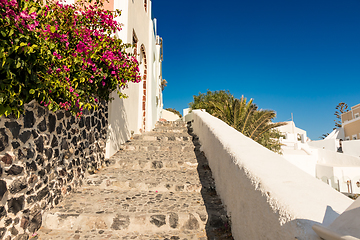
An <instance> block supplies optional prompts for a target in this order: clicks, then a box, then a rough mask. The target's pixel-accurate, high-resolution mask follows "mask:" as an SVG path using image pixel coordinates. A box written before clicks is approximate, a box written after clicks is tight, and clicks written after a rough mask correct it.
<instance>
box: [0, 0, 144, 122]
mask: <svg viewBox="0 0 360 240" xmlns="http://www.w3.org/2000/svg"><path fill="white" fill-rule="evenodd" d="M0 9H1V10H0V14H1V16H2V18H1V20H0V24H1V35H0V37H1V39H0V60H1V66H0V79H1V83H0V116H1V115H3V114H5V115H9V114H11V113H13V114H14V115H16V116H19V115H20V113H21V112H22V111H23V105H24V104H25V103H27V102H30V101H31V100H33V99H36V100H37V101H38V102H39V103H40V104H42V105H44V106H46V107H47V108H48V109H50V110H53V111H56V110H58V109H65V110H69V111H71V112H72V113H73V114H76V115H77V116H79V115H81V114H82V111H83V109H86V108H87V109H90V108H92V107H95V106H96V105H97V102H98V101H99V100H105V101H109V100H111V99H110V93H111V92H113V91H114V90H117V92H118V95H119V97H125V96H124V95H123V94H122V93H121V92H120V91H119V89H120V88H124V87H126V86H127V83H128V82H139V81H140V76H139V68H138V62H137V60H136V58H135V57H134V56H133V55H132V54H129V52H132V51H126V50H127V48H129V47H131V46H130V45H128V44H124V43H123V42H122V41H121V40H120V39H118V38H116V37H115V34H116V32H117V31H120V30H121V25H120V24H119V23H118V22H116V21H115V17H117V16H118V15H119V14H120V12H119V11H116V12H111V11H108V10H104V9H102V3H101V2H99V1H96V2H91V1H90V2H88V3H87V2H81V1H80V2H76V3H75V4H73V5H63V4H61V3H59V2H52V1H48V2H47V3H46V4H42V1H27V0H0Z"/></svg>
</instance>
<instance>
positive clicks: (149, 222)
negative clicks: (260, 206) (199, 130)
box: [32, 122, 233, 240]
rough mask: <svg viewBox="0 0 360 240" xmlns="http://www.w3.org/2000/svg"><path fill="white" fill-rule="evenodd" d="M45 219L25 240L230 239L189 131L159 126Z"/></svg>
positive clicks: (169, 124)
mask: <svg viewBox="0 0 360 240" xmlns="http://www.w3.org/2000/svg"><path fill="white" fill-rule="evenodd" d="M109 162H110V163H109V166H108V167H106V168H103V169H101V170H100V171H99V172H96V173H94V174H92V175H89V176H88V177H86V179H84V182H83V186H82V187H81V188H79V189H77V190H75V191H74V192H72V193H71V194H70V195H68V196H67V197H66V198H65V199H64V200H63V201H62V202H61V203H59V204H58V205H57V206H56V207H55V208H53V209H51V210H49V211H48V212H46V213H45V214H44V216H43V223H42V227H41V228H40V230H39V231H38V232H37V235H36V236H34V237H33V238H32V239H94V240H97V239H104V240H105V239H144V240H145V239H163V240H165V239H168V240H177V239H183V240H185V239H187V240H191V239H202V240H205V239H211V240H212V239H233V238H232V236H231V229H230V220H229V219H228V217H227V215H226V211H225V210H224V207H223V205H222V203H221V200H220V199H219V197H218V196H217V194H216V189H215V184H214V181H213V179H212V177H211V170H210V168H209V166H208V163H207V160H206V158H205V156H204V155H203V153H202V152H200V145H199V143H198V139H197V137H196V136H194V135H193V134H192V131H191V127H190V126H189V128H187V127H186V125H185V123H183V122H159V123H158V124H157V127H156V128H155V129H154V130H153V131H152V132H148V133H145V134H142V135H136V136H134V137H133V139H131V140H130V141H128V142H127V143H126V144H124V145H123V149H122V150H120V151H119V152H117V153H116V154H115V155H114V156H112V157H111V158H110V159H109Z"/></svg>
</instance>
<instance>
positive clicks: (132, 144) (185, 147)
mask: <svg viewBox="0 0 360 240" xmlns="http://www.w3.org/2000/svg"><path fill="white" fill-rule="evenodd" d="M120 150H131V151H134V150H137V151H172V152H182V151H183V152H190V151H194V144H193V143H192V142H187V141H182V142H176V141H173V142H171V141H166V142H160V141H143V140H131V141H129V142H126V143H125V144H124V145H122V146H121V147H120Z"/></svg>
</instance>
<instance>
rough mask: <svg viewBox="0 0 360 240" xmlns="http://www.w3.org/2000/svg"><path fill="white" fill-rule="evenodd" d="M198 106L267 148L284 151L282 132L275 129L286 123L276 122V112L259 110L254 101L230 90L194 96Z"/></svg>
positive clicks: (194, 103)
mask: <svg viewBox="0 0 360 240" xmlns="http://www.w3.org/2000/svg"><path fill="white" fill-rule="evenodd" d="M190 106H191V107H192V108H193V109H194V107H199V108H203V109H206V111H207V112H208V113H210V114H211V115H213V116H215V117H217V118H219V119H221V120H222V121H224V122H226V123H227V124H228V125H230V126H231V127H233V128H235V129H236V130H238V131H239V132H241V133H243V134H244V135H245V136H247V137H250V138H252V139H253V140H254V141H256V142H258V143H260V144H262V145H263V146H265V147H267V148H269V149H270V150H273V151H275V152H280V142H279V140H278V139H279V137H280V136H281V135H280V133H279V132H278V131H275V130H274V129H275V128H276V127H279V126H283V125H285V123H282V122H280V123H273V122H272V120H273V119H274V118H275V117H276V113H275V112H274V111H273V110H262V109H260V110H258V107H257V105H256V104H254V103H253V100H252V99H250V100H249V101H247V99H246V98H245V97H244V96H242V97H241V98H240V99H237V98H234V96H233V95H231V94H230V93H229V92H228V91H227V92H225V91H215V92H210V91H208V93H207V94H206V95H205V94H200V95H199V96H194V102H193V103H191V104H190Z"/></svg>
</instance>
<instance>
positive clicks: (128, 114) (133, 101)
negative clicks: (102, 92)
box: [105, 0, 161, 158]
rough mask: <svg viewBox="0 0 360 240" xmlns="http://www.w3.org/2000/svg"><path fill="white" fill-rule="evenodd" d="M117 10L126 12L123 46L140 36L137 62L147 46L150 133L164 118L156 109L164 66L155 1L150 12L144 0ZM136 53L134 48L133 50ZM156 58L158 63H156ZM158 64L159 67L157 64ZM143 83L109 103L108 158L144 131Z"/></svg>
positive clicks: (119, 4)
mask: <svg viewBox="0 0 360 240" xmlns="http://www.w3.org/2000/svg"><path fill="white" fill-rule="evenodd" d="M114 8H115V9H119V10H121V11H122V13H121V16H119V17H118V18H117V21H118V22H120V23H122V24H123V27H122V31H120V32H118V33H117V34H116V36H117V37H119V38H120V39H122V41H123V43H130V44H132V43H133V32H135V34H136V38H137V40H138V42H137V59H138V60H139V62H140V54H141V46H144V47H145V55H146V61H147V69H146V70H147V73H146V75H147V79H146V90H147V92H146V107H145V108H146V117H145V118H146V120H145V130H146V131H150V130H151V129H152V128H153V127H154V126H155V123H156V121H157V120H158V119H159V117H160V115H159V114H157V107H156V86H157V83H156V78H157V75H159V74H161V73H160V72H156V69H159V67H158V66H157V65H161V62H160V61H159V58H156V57H157V56H158V55H157V54H155V53H156V51H157V48H156V46H155V45H156V33H155V32H154V30H153V29H154V27H153V20H152V19H151V1H150V0H149V1H148V5H147V11H145V8H144V2H143V1H132V0H122V1H114ZM129 51H130V52H133V49H129ZM154 55H155V63H154ZM154 64H155V65H154ZM139 68H140V72H141V75H142V76H143V75H144V70H145V68H144V61H143V60H142V62H141V64H140V66H139ZM143 91H144V89H143V82H142V81H141V82H140V83H129V84H128V87H127V88H125V89H121V92H122V93H124V94H126V95H127V96H128V98H125V99H120V98H119V97H118V96H117V94H116V92H115V93H112V96H113V97H114V98H115V99H114V100H113V101H112V102H111V103H110V104H109V134H108V140H107V145H106V154H105V156H106V157H107V158H108V157H110V156H112V155H113V154H114V153H116V152H117V151H118V150H119V147H120V144H122V143H124V142H125V141H127V140H128V139H129V138H130V137H131V134H137V133H140V132H141V131H142V128H143V118H142V116H143V110H142V103H143Z"/></svg>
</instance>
